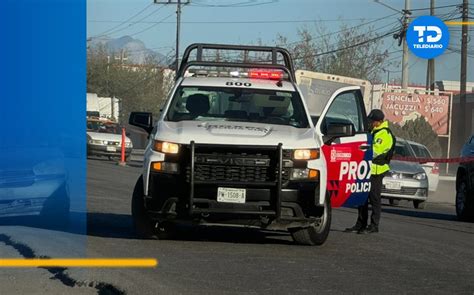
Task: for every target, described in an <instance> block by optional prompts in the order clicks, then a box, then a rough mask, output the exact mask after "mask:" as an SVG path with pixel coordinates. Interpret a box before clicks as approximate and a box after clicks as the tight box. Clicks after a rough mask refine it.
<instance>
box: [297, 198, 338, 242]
mask: <svg viewBox="0 0 474 295" xmlns="http://www.w3.org/2000/svg"><path fill="white" fill-rule="evenodd" d="M322 211H323V212H322V214H321V221H320V223H319V224H317V225H316V224H315V225H311V226H309V227H304V228H292V229H290V233H291V236H292V237H293V240H294V241H295V242H296V243H298V244H300V245H309V246H315V245H322V244H324V242H325V241H326V239H327V237H328V235H329V230H330V229H331V202H330V200H329V198H328V197H326V201H325V202H324V207H323V208H322Z"/></svg>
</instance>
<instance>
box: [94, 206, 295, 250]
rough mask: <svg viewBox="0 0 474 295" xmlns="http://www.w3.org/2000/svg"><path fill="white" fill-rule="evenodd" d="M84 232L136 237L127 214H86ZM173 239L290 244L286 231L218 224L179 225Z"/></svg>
mask: <svg viewBox="0 0 474 295" xmlns="http://www.w3.org/2000/svg"><path fill="white" fill-rule="evenodd" d="M87 235H89V236H94V237H103V238H116V239H138V238H137V236H136V235H135V233H134V231H133V227H132V217H131V216H130V215H126V214H113V213H98V212H97V213H96V212H93V213H88V214H87ZM173 240H183V241H196V242H198V241H199V242H203V241H207V242H226V243H250V244H285V245H288V244H292V243H293V241H292V240H291V238H289V234H285V233H278V232H276V233H274V232H271V233H269V232H263V231H260V230H258V229H250V228H232V227H219V226H189V225H179V226H178V227H177V235H176V236H175V237H173Z"/></svg>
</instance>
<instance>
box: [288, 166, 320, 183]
mask: <svg viewBox="0 0 474 295" xmlns="http://www.w3.org/2000/svg"><path fill="white" fill-rule="evenodd" d="M318 176H319V171H318V170H314V169H308V168H304V169H301V168H293V169H291V174H290V179H291V180H301V179H317V178H318Z"/></svg>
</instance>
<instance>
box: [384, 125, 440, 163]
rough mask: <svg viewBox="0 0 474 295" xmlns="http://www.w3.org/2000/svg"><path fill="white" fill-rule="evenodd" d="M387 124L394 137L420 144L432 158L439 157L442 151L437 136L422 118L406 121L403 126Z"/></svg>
mask: <svg viewBox="0 0 474 295" xmlns="http://www.w3.org/2000/svg"><path fill="white" fill-rule="evenodd" d="M389 124H390V130H392V132H393V134H394V135H395V136H397V137H400V138H403V139H407V140H411V141H414V142H418V143H421V144H423V145H425V146H426V147H427V148H428V150H429V151H430V152H431V154H432V155H433V157H435V158H436V157H441V155H442V150H441V145H440V143H439V138H438V135H437V134H436V132H434V131H433V128H432V127H431V125H430V124H429V123H428V122H427V121H426V119H425V118H424V117H419V118H418V119H415V120H410V121H407V122H405V124H404V125H403V126H400V125H398V124H393V123H389Z"/></svg>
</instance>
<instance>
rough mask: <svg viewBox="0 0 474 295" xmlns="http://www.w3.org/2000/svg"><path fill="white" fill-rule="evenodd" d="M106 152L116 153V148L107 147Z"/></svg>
mask: <svg viewBox="0 0 474 295" xmlns="http://www.w3.org/2000/svg"><path fill="white" fill-rule="evenodd" d="M107 151H108V152H116V151H117V148H116V147H114V146H108V147H107Z"/></svg>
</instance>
